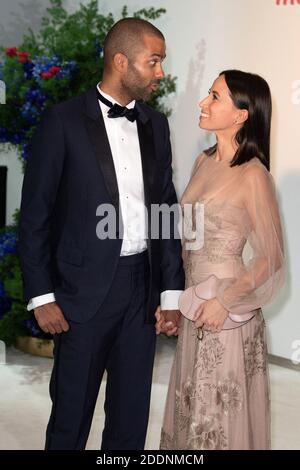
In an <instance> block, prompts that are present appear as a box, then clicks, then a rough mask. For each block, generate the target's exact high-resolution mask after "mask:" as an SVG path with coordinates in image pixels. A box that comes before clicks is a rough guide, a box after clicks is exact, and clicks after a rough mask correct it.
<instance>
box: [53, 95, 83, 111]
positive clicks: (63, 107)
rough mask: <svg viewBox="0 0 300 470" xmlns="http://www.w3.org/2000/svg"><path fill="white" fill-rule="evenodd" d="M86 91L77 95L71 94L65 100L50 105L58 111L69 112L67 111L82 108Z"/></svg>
mask: <svg viewBox="0 0 300 470" xmlns="http://www.w3.org/2000/svg"><path fill="white" fill-rule="evenodd" d="M85 96H86V93H81V94H80V95H78V96H73V97H72V98H69V99H67V100H65V101H61V102H60V103H56V104H55V105H53V106H52V110H53V111H54V112H58V113H69V112H72V113H73V112H76V111H78V110H80V109H81V108H82V106H83V105H84V100H85Z"/></svg>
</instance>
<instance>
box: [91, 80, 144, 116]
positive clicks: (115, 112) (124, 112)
mask: <svg viewBox="0 0 300 470" xmlns="http://www.w3.org/2000/svg"><path fill="white" fill-rule="evenodd" d="M97 95H98V100H100V101H102V103H104V104H106V106H108V107H109V108H110V109H109V111H108V113H107V116H108V117H109V118H117V117H126V118H127V119H128V120H129V121H131V122H133V121H135V120H136V119H137V117H138V114H139V113H138V110H137V109H136V108H135V107H134V108H130V109H129V108H126V107H125V106H120V105H119V104H117V103H115V104H112V103H111V102H110V101H109V100H107V99H106V98H105V97H104V96H103V95H101V93H100V92H99V90H98V88H97Z"/></svg>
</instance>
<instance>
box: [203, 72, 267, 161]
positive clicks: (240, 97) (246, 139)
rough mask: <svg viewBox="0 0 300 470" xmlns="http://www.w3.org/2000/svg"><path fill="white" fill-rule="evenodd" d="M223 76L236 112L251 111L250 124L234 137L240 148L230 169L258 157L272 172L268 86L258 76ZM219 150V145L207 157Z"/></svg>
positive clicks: (231, 74)
mask: <svg viewBox="0 0 300 470" xmlns="http://www.w3.org/2000/svg"><path fill="white" fill-rule="evenodd" d="M221 75H224V78H225V81H226V84H227V86H228V88H229V92H230V96H231V99H232V101H233V103H234V105H235V106H236V108H238V109H247V111H248V119H247V121H245V122H244V125H243V127H241V129H240V130H239V131H238V132H237V134H236V136H235V139H236V142H237V143H238V145H239V147H238V149H237V151H236V153H235V155H234V157H233V159H232V162H231V166H235V165H242V164H243V163H245V162H248V161H249V160H251V159H252V158H254V157H257V158H259V160H260V161H261V162H262V163H263V164H264V165H265V167H266V168H267V169H268V170H270V130H271V114H272V101H271V93H270V88H269V85H268V84H267V82H266V81H265V80H264V79H263V78H262V77H260V76H259V75H255V74H253V73H247V72H241V71H240V70H224V71H223V72H221V73H220V75H219V76H221ZM216 149H217V144H216V145H214V146H213V147H210V148H209V149H207V150H205V153H206V154H207V155H209V156H211V155H212V154H214V153H215V151H216Z"/></svg>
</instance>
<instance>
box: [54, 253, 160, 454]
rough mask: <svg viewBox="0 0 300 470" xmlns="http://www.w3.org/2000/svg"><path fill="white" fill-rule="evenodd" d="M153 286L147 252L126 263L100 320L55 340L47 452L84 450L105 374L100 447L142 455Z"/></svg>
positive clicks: (125, 259)
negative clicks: (150, 291) (148, 310)
mask: <svg viewBox="0 0 300 470" xmlns="http://www.w3.org/2000/svg"><path fill="white" fill-rule="evenodd" d="M148 287H149V265H148V257H147V253H146V252H144V253H142V254H138V255H133V256H126V257H121V258H120V261H119V265H118V269H117V271H116V274H115V277H114V280H113V283H112V285H111V288H110V290H109V293H108V295H107V297H106V299H105V301H104V303H103V304H102V305H101V307H100V308H99V310H98V312H97V314H96V315H95V316H93V317H92V318H91V319H90V320H89V321H87V322H86V323H75V322H72V321H71V322H70V330H69V331H68V332H66V333H61V334H57V335H55V338H54V343H55V348H54V367H53V372H52V376H51V381H50V395H51V399H52V412H51V416H50V420H49V423H48V427H47V434H46V446H45V448H46V449H48V450H52V449H53V450H59V449H64V450H71V449H84V448H85V446H86V442H87V439H88V436H89V431H90V427H91V423H92V419H93V414H94V408H95V404H96V401H97V397H98V392H99V388H100V384H101V381H102V377H103V374H104V372H105V370H106V371H107V382H106V395H105V406H104V408H105V427H104V430H103V434H102V445H101V448H102V449H103V450H127V449H128V450H132V449H137V450H140V449H143V448H144V443H145V438H146V431H147V423H148V416H149V404H150V392H151V382H152V369H153V361H154V353H155V340H156V335H155V328H154V325H153V324H147V323H145V320H146V302H147V291H148ZM68 317H71V315H70V312H69V315H68ZM99 447H100V436H99Z"/></svg>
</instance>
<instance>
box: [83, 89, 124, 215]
mask: <svg viewBox="0 0 300 470" xmlns="http://www.w3.org/2000/svg"><path fill="white" fill-rule="evenodd" d="M85 124H86V128H87V132H88V135H89V138H90V141H91V143H92V146H93V149H94V153H95V157H96V160H97V163H98V166H99V168H100V171H101V173H102V175H103V178H104V182H105V186H106V189H107V192H108V194H109V195H110V198H111V201H112V203H113V205H114V206H115V209H116V213H117V220H118V215H119V190H118V183H117V176H116V171H115V167H114V161H113V157H112V153H111V149H110V145H109V141H108V137H107V133H106V129H105V124H104V120H103V116H102V113H101V110H100V106H99V103H98V99H97V92H96V88H95V89H94V88H92V89H91V90H89V91H88V92H87V94H86V118H85Z"/></svg>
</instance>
